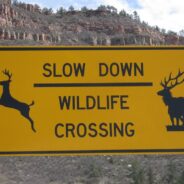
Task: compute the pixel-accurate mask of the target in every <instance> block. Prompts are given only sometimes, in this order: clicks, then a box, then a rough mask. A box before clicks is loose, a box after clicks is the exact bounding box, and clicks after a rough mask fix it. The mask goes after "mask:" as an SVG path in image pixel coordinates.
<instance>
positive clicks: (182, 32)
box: [179, 29, 184, 37]
mask: <svg viewBox="0 0 184 184" xmlns="http://www.w3.org/2000/svg"><path fill="white" fill-rule="evenodd" d="M179 35H180V36H183V37H184V29H182V30H181V31H179Z"/></svg>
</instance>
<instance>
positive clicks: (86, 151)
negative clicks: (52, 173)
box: [0, 149, 184, 155]
mask: <svg viewBox="0 0 184 184" xmlns="http://www.w3.org/2000/svg"><path fill="white" fill-rule="evenodd" d="M100 153H101V154H105V153H106V154H112V153H115V154H118V153H119V154H121V153H132V154H133V153H135V154H136V153H137V154H139V153H142V154H144V153H145V154H146V153H184V149H127V150H120V149H118V150H63V151H61V150H55V151H1V152H0V155H21V154H25V155H29V154H35V155H40V154H53V155H54V154H100Z"/></svg>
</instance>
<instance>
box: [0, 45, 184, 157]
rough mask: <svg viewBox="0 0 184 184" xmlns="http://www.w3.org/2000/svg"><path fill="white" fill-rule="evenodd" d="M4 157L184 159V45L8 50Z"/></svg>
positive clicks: (1, 87) (3, 80)
mask: <svg viewBox="0 0 184 184" xmlns="http://www.w3.org/2000/svg"><path fill="white" fill-rule="evenodd" d="M0 70H1V73H0V94H1V97H0V118H1V123H0V127H1V128H0V132H1V133H0V155H70V154H75V155H79V154H83V155H86V154H95V155H97V154H125V153H126V154H130V153H131V154H133V153H139V154H140V153H142V154H145V153H147V154H148V153H184V141H183V140H184V48H183V47H32V48H31V47H1V48H0Z"/></svg>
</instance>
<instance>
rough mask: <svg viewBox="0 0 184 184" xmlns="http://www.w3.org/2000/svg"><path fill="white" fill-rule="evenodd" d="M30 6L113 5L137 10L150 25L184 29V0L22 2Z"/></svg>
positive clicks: (77, 7)
mask: <svg viewBox="0 0 184 184" xmlns="http://www.w3.org/2000/svg"><path fill="white" fill-rule="evenodd" d="M21 1H23V2H26V3H30V4H39V5H40V6H41V7H48V8H53V9H54V10H56V9H58V8H59V7H61V6H62V7H65V8H68V7H69V6H70V5H72V6H74V7H75V8H76V9H80V8H81V7H83V6H87V7H88V8H96V7H98V6H99V5H101V4H103V5H112V6H114V7H116V8H117V9H118V10H119V11H120V10H121V9H125V10H126V11H127V12H129V13H132V12H133V11H134V10H136V11H137V12H138V13H139V15H140V17H141V20H144V21H146V22H148V23H149V24H150V25H153V26H154V25H158V26H159V27H161V28H165V29H167V30H173V31H176V32H178V31H180V30H181V29H184V21H183V20H182V19H183V18H184V0H55V1H53V0H21Z"/></svg>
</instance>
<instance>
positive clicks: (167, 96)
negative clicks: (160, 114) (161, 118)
mask: <svg viewBox="0 0 184 184" xmlns="http://www.w3.org/2000/svg"><path fill="white" fill-rule="evenodd" d="M183 74H184V72H181V71H180V70H179V72H178V74H177V75H176V76H175V77H172V73H170V75H169V78H168V79H166V78H165V79H164V82H162V81H161V83H160V84H161V86H162V87H163V88H164V89H163V90H161V91H159V92H158V93H157V94H158V95H160V96H162V97H163V101H164V104H165V105H166V106H168V114H169V116H170V120H171V123H172V126H175V127H181V126H180V124H179V123H180V121H181V122H182V124H183V125H182V127H184V97H178V98H175V97H173V96H172V93H171V91H170V90H171V89H173V88H174V87H176V86H177V85H179V84H181V83H183V82H184V79H181V78H180V77H181V76H182V75H183ZM175 120H176V124H175Z"/></svg>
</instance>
